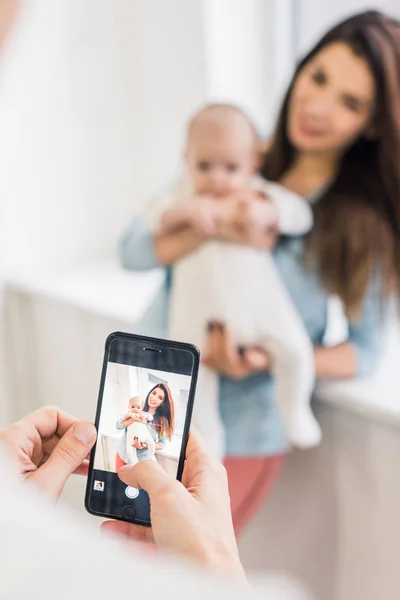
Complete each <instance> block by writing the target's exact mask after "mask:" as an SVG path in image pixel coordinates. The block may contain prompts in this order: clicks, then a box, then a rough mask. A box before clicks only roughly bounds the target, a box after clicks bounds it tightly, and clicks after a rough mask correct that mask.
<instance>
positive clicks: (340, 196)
mask: <svg viewBox="0 0 400 600" xmlns="http://www.w3.org/2000/svg"><path fill="white" fill-rule="evenodd" d="M335 42H344V43H346V44H347V45H348V46H349V47H350V48H351V49H352V50H353V52H354V53H355V54H356V55H358V56H361V57H362V58H364V60H365V61H366V62H367V63H368V65H369V67H370V69H371V72H372V74H373V76H374V79H375V84H376V96H377V97H376V109H375V114H374V119H373V124H374V127H375V129H376V132H377V133H376V137H374V138H373V139H369V137H368V136H361V137H360V138H359V139H358V140H357V141H356V142H355V143H354V144H353V145H352V146H351V147H350V148H349V149H348V150H347V151H346V152H345V153H344V155H343V157H342V159H341V163H340V166H339V169H338V172H337V174H336V177H335V179H334V180H333V181H332V183H331V185H330V186H329V188H327V189H326V190H325V192H324V193H323V194H322V197H321V198H320V200H319V201H318V202H317V203H316V204H315V207H314V212H315V226H314V230H313V232H312V234H311V235H310V237H309V240H308V249H309V251H310V253H311V254H312V257H313V260H315V261H317V265H318V268H319V270H320V273H321V277H322V280H323V283H324V285H325V287H326V288H327V290H328V291H329V292H330V293H333V294H337V295H338V296H340V297H341V299H342V301H343V302H344V304H345V306H346V308H347V312H348V314H349V316H350V317H352V318H356V317H357V316H358V315H359V314H360V310H361V307H362V303H363V299H364V297H365V292H366V290H367V287H368V284H369V282H370V281H371V279H372V278H373V277H374V274H375V273H381V274H382V278H383V279H382V284H383V285H382V294H381V297H382V299H384V298H385V296H386V295H387V294H388V292H389V290H390V289H391V287H392V286H393V283H396V284H397V286H398V283H399V281H400V22H398V21H396V20H394V19H391V18H389V17H388V16H386V15H384V14H382V13H380V12H378V11H366V12H363V13H359V14H356V15H354V16H352V17H350V18H349V19H346V20H345V21H343V22H342V23H339V24H338V25H336V26H335V27H333V28H332V29H331V30H330V31H328V33H326V35H324V37H323V38H322V39H321V40H320V41H319V42H318V44H317V45H316V46H315V47H314V48H313V49H312V50H311V51H310V52H309V53H308V54H307V56H305V58H303V60H302V61H301V62H300V63H299V65H298V67H297V69H296V71H295V74H294V77H293V79H292V82H291V84H290V86H289V89H288V92H287V94H286V97H285V99H284V102H283V106H282V109H281V113H280V116H279V119H278V124H277V128H276V132H275V135H274V139H273V141H272V144H271V146H270V148H269V149H268V151H267V155H266V157H265V162H264V165H263V168H262V172H263V175H264V176H265V177H266V178H267V179H270V180H278V179H280V178H281V177H282V175H283V174H284V173H285V172H286V171H287V170H288V169H289V168H290V166H291V165H292V163H293V160H294V158H295V153H296V150H295V148H294V147H293V145H292V144H291V142H290V140H289V137H288V133H287V122H288V107H289V102H290V98H291V94H292V90H293V86H294V83H295V81H296V78H297V76H298V74H299V73H300V71H302V69H303V68H304V66H305V65H306V64H307V63H308V62H309V61H310V60H311V59H313V58H314V56H315V55H316V54H318V52H320V50H322V49H323V48H324V47H325V46H327V45H329V44H332V43H335Z"/></svg>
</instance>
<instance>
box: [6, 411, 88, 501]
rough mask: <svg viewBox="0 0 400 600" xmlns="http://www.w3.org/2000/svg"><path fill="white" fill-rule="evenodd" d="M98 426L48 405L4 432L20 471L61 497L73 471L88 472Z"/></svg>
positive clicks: (12, 456) (27, 477) (11, 454)
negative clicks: (90, 453) (89, 457)
mask: <svg viewBox="0 0 400 600" xmlns="http://www.w3.org/2000/svg"><path fill="white" fill-rule="evenodd" d="M95 441H96V429H95V427H94V425H92V424H91V423H88V422H85V421H78V420H77V419H75V418H74V417H71V415H68V414H67V413H65V412H63V411H61V410H59V409H58V408H55V407H54V406H46V407H43V408H40V409H39V410H36V411H35V412H33V413H31V414H30V415H28V416H27V417H25V418H23V419H21V420H20V421H17V422H16V423H14V424H13V425H11V426H10V427H7V428H6V429H3V430H1V431H0V444H1V445H2V446H3V447H4V448H5V450H6V452H7V453H8V455H9V457H10V459H11V461H12V464H13V465H14V466H15V468H16V469H17V471H18V473H19V474H20V475H22V476H23V477H25V478H26V479H29V480H30V481H32V482H34V483H35V484H36V485H37V486H38V487H40V488H41V489H43V490H45V491H46V492H48V493H49V494H50V495H51V496H52V497H54V498H58V496H59V495H60V494H61V492H62V490H63V487H64V485H65V482H66V481H67V479H68V477H69V476H70V475H71V474H72V473H79V474H84V475H86V474H87V469H88V460H87V458H88V454H89V452H90V450H91V449H92V446H93V445H94V442H95Z"/></svg>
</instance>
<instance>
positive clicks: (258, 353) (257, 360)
mask: <svg viewBox="0 0 400 600" xmlns="http://www.w3.org/2000/svg"><path fill="white" fill-rule="evenodd" d="M243 358H244V361H245V365H246V367H247V368H248V369H249V370H250V371H253V372H254V371H266V370H267V369H268V364H269V357H268V354H267V353H266V352H264V351H263V350H260V349H258V348H248V349H247V350H245V351H244V354H243Z"/></svg>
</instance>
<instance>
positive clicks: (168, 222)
mask: <svg viewBox="0 0 400 600" xmlns="http://www.w3.org/2000/svg"><path fill="white" fill-rule="evenodd" d="M191 218H192V215H191V210H190V206H189V207H188V205H187V204H178V205H176V206H172V207H171V208H169V209H167V210H166V211H165V213H164V214H163V215H162V217H161V227H160V233H172V232H173V231H176V230H179V229H182V228H183V227H188V226H190V225H191Z"/></svg>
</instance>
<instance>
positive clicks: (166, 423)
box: [143, 383, 175, 440]
mask: <svg viewBox="0 0 400 600" xmlns="http://www.w3.org/2000/svg"><path fill="white" fill-rule="evenodd" d="M157 388H160V389H161V390H162V391H163V392H164V401H163V403H162V404H160V406H158V408H157V410H156V412H155V413H154V419H153V425H154V426H155V427H156V429H157V433H158V434H159V436H160V437H164V436H166V437H167V438H168V439H169V440H170V439H171V438H172V436H173V434H174V423H175V405H174V399H173V398H172V393H171V390H170V388H169V386H168V385H166V384H165V383H158V384H157V385H155V386H154V387H152V388H151V390H150V391H149V393H148V394H147V396H146V401H145V403H144V409H143V410H144V411H145V412H148V410H149V398H150V396H151V394H152V392H154V390H156V389H157Z"/></svg>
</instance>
